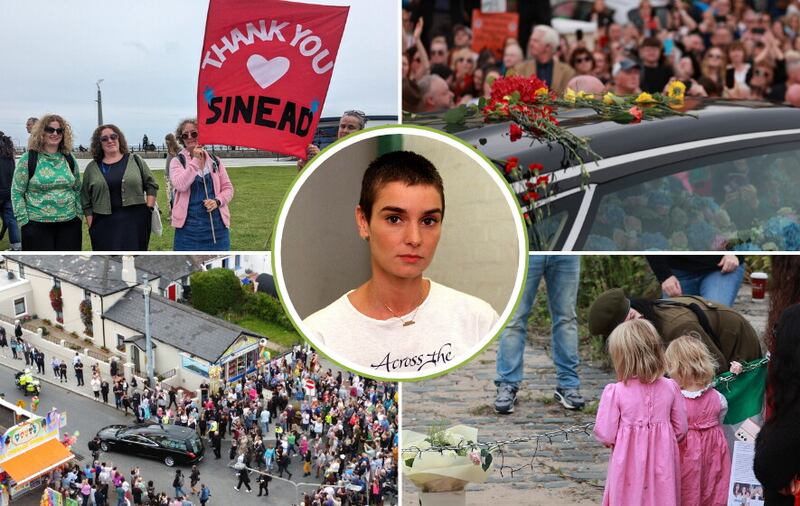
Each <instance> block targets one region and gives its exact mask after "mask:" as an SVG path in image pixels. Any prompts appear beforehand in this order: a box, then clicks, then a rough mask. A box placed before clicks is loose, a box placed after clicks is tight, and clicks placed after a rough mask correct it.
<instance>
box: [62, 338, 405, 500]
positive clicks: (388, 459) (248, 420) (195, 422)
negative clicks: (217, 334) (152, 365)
mask: <svg viewBox="0 0 800 506" xmlns="http://www.w3.org/2000/svg"><path fill="white" fill-rule="evenodd" d="M116 364H117V363H116V362H112V370H111V376H112V378H113V380H112V382H111V384H113V390H112V391H113V395H114V403H115V407H116V408H117V409H121V410H123V411H124V412H125V413H126V414H128V413H130V414H131V415H132V416H133V417H135V419H136V421H137V422H146V421H157V422H160V423H162V424H174V425H181V426H185V427H189V428H192V429H195V430H196V431H197V432H198V434H199V435H200V436H201V437H203V438H204V439H206V440H207V441H208V443H209V446H210V448H209V453H213V454H214V458H215V459H218V460H219V459H225V458H226V457H227V459H228V462H229V464H230V466H231V467H232V468H233V470H234V471H235V472H236V479H237V484H236V487H235V488H236V490H237V491H242V492H247V493H249V492H250V491H251V485H250V483H251V482H253V481H254V482H256V483H257V484H258V488H259V494H258V495H268V494H269V483H270V481H272V479H273V476H275V477H278V478H283V477H284V474H286V476H287V478H289V479H291V478H292V477H293V474H296V473H292V472H291V470H290V465H291V462H292V459H299V462H302V469H303V476H302V478H299V477H298V478H295V481H299V482H314V481H317V482H318V483H319V486H318V487H317V489H316V490H314V491H313V492H309V493H306V494H304V496H303V498H302V504H304V505H306V506H314V505H324V506H330V505H333V504H336V505H347V504H359V505H360V504H383V498H384V497H385V496H386V495H387V494H388V495H391V496H395V497H396V494H397V443H398V431H397V424H398V417H397V415H398V405H397V385H396V384H394V383H383V382H376V381H372V380H366V379H363V378H360V377H358V376H355V375H353V374H352V373H343V372H342V371H337V372H335V373H334V371H332V370H331V369H327V370H323V368H322V366H321V364H320V362H319V358H318V356H317V354H316V353H315V352H313V351H311V350H310V349H305V348H302V347H300V346H297V347H295V348H294V349H293V351H292V352H291V353H289V354H287V355H284V356H283V357H280V358H276V359H274V360H271V361H269V362H266V363H263V364H262V365H261V366H260V367H259V369H258V371H256V372H254V373H252V374H249V375H247V376H245V377H242V378H241V379H240V380H237V381H236V382H234V383H231V384H223V385H222V386H221V388H220V389H219V390H217V391H214V390H213V389H212V388H211V385H209V384H208V383H203V384H202V385H201V387H200V396H199V397H192V396H191V395H189V394H188V393H187V392H183V391H181V390H176V389H171V388H167V387H162V386H160V385H156V386H155V387H154V388H148V387H147V386H145V385H141V388H139V387H140V385H138V384H136V383H135V381H136V380H135V378H133V379H132V380H131V381H130V382H128V380H127V379H126V378H125V377H124V376H123V375H122V374H121V372H122V371H120V370H119V369H118V368H117V367H115V366H116ZM89 383H90V387H91V388H92V390H93V393H94V397H95V399H97V400H98V401H99V402H108V394H109V382H108V381H106V380H104V379H103V377H102V376H101V375H100V373H99V371H97V370H95V371H93V376H92V379H91V381H90V382H89ZM101 395H102V401H101V400H100V397H101ZM228 440H229V441H230V447H229V449H228V451H227V452H225V454H223V451H222V446H223V441H228ZM89 445H90V449H91V450H92V452H93V457H94V463H93V464H92V463H87V465H86V466H84V467H85V468H86V469H83V468H81V467H80V466H74V467H75V468H76V469H74V471H73V473H72V474H73V477H72V479H71V480H70V481H69V483H66V484H65V482H64V480H63V478H64V477H66V476H67V475H68V474H69V472H63V471H61V472H59V474H58V475H56V474H55V473H54V477H53V479H52V480H51V482H52V486H53V487H55V488H58V489H59V490H61V491H63V492H64V493H72V494H75V495H77V494H83V493H84V489H86V490H87V491H91V493H89V492H86V495H87V496H89V495H91V496H94V495H97V494H99V495H98V497H102V498H105V499H106V500H107V498H108V492H109V487H108V486H107V485H108V481H109V480H111V483H112V484H113V485H112V487H113V488H115V489H116V490H117V500H118V502H117V504H118V505H119V506H121V505H122V504H123V503H124V502H122V501H124V499H125V497H126V496H127V497H128V500H129V501H131V502H132V503H133V504H136V505H139V504H150V505H160V506H164V505H167V504H169V505H170V506H172V505H178V504H182V505H185V504H186V503H187V502H188V500H189V499H188V496H189V494H186V493H185V491H184V489H183V483H182V480H183V478H182V475H178V474H176V476H175V480H174V481H173V487H174V488H175V494H174V495H171V496H167V495H166V494H165V493H159V494H155V493H154V491H153V490H152V486H146V485H145V481H144V480H143V479H139V480H138V481H137V479H136V476H133V473H132V476H131V479H129V480H127V481H126V480H125V477H124V476H122V475H121V474H120V473H115V471H116V470H114V469H113V465H112V464H111V463H108V462H103V461H102V460H101V458H100V457H101V455H100V452H99V445H98V442H97V441H93V442H90V444H89ZM209 457H210V455H209ZM98 466H99V468H102V469H106V468H108V467H111V468H112V469H111V470H110V471H109V473H105V474H103V472H102V470H97V468H98ZM198 473H199V472H198ZM109 474H110V476H111V477H110V478H109V477H108V475H109ZM137 474H138V473H137ZM117 475H119V477H117ZM98 477H99V478H98ZM190 479H191V490H192V493H193V494H194V493H197V494H199V493H200V491H201V489H202V488H206V487H205V485H202V487H201V488H198V487H197V485H198V483H199V481H200V480H199V474H197V475H196V476H195V475H194V473H193V474H192V476H191V477H190ZM84 480H86V481H85V482H84ZM118 482H119V483H118ZM71 484H75V486H73V487H70V486H69V485H71ZM126 484H127V486H126ZM150 485H152V482H150ZM137 487H138V488H140V489H141V490H142V491H144V492H140V491H138V490H137ZM98 490H100V492H97V491H98ZM197 497H198V500H201V499H202V497H201V495H198V496H197ZM86 500H87V501H90V500H91V497H87V499H86ZM206 500H208V499H207V498H206ZM137 501H138V502H137ZM179 501H181V502H179ZM201 502H203V501H202V500H201ZM85 504H87V503H84V505H85ZM91 504H96V505H102V504H106V503H105V502H98V501H97V500H95V502H94V503H91ZM203 504H204V502H203Z"/></svg>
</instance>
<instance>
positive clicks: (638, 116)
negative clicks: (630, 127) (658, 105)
mask: <svg viewBox="0 0 800 506" xmlns="http://www.w3.org/2000/svg"><path fill="white" fill-rule="evenodd" d="M628 112H629V113H630V114H631V116H633V121H631V123H639V122H640V121H642V110H641V109H639V108H638V107H636V106H633V107H631V108H630V109H629V110H628Z"/></svg>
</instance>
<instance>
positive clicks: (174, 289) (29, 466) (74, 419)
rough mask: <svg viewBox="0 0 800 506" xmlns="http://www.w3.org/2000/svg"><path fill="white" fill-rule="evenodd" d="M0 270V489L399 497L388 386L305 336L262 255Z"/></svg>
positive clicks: (17, 265) (48, 497) (42, 260)
mask: <svg viewBox="0 0 800 506" xmlns="http://www.w3.org/2000/svg"><path fill="white" fill-rule="evenodd" d="M2 270H3V276H2V278H3V282H2V284H0V369H2V371H3V377H4V378H6V380H5V381H7V383H8V384H7V387H6V388H3V389H2V391H3V392H5V393H4V396H3V398H2V399H0V417H2V418H1V420H2V430H3V434H4V438H3V441H4V443H3V444H2V445H0V469H2V470H3V475H2V487H0V494H2V504H9V501H10V502H11V504H20V505H24V506H33V505H39V504H52V505H54V506H55V505H58V504H78V503H79V502H85V501H91V500H94V501H95V502H94V503H93V504H98V505H99V504H111V503H112V501H116V502H117V503H118V504H172V503H174V502H175V501H179V502H180V501H183V502H182V504H206V503H207V502H208V503H209V504H234V503H237V504H242V505H245V504H263V502H264V501H269V504H312V503H314V504H323V503H325V502H326V501H336V502H338V503H339V504H342V503H345V504H369V503H371V504H375V503H383V504H396V503H397V497H398V493H397V478H398V472H397V462H396V448H397V444H398V423H399V420H398V409H399V404H398V403H399V391H398V386H397V384H396V383H386V382H379V381H374V380H370V379H366V378H362V377H360V376H358V375H355V374H353V373H352V372H349V371H346V370H342V369H340V368H338V367H336V366H335V365H333V364H331V363H329V362H328V361H327V360H326V359H325V358H324V357H322V356H321V355H319V354H318V353H317V352H316V351H315V350H314V349H312V348H310V347H309V346H307V345H305V344H304V343H303V341H302V339H301V337H300V336H299V335H298V334H297V333H296V332H295V331H294V329H293V327H292V325H291V323H290V322H289V319H288V318H287V316H286V314H285V313H284V311H283V309H282V307H281V305H280V302H279V301H278V299H277V297H276V292H275V284H274V281H273V277H272V274H271V268H270V259H269V256H268V255H255V256H248V255H198V256H190V255H171V256H154V255H147V256H102V255H93V256H33V255H19V256H11V255H9V256H7V257H5V258H4V260H3V263H2ZM15 384H16V388H15ZM264 496H267V497H264ZM209 497H210V499H209ZM71 501H75V502H71ZM87 504H88V503H87Z"/></svg>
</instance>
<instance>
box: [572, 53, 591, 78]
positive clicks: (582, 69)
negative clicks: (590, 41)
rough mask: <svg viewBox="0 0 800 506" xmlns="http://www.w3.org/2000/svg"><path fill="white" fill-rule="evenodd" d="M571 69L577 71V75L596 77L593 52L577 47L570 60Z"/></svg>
mask: <svg viewBox="0 0 800 506" xmlns="http://www.w3.org/2000/svg"><path fill="white" fill-rule="evenodd" d="M569 65H570V67H572V68H574V69H575V75H578V76H591V75H594V57H593V56H592V52H591V51H589V50H588V49H586V48H585V47H576V48H575V50H574V51H573V52H572V55H571V56H570V58H569Z"/></svg>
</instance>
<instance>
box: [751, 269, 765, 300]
mask: <svg viewBox="0 0 800 506" xmlns="http://www.w3.org/2000/svg"><path fill="white" fill-rule="evenodd" d="M767 278H768V276H767V273H766V272H754V273H752V274H750V283H751V285H752V286H753V292H752V293H753V300H764V295H765V294H766V292H767Z"/></svg>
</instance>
